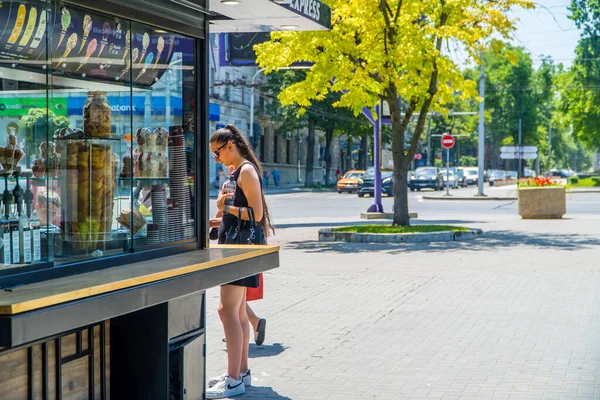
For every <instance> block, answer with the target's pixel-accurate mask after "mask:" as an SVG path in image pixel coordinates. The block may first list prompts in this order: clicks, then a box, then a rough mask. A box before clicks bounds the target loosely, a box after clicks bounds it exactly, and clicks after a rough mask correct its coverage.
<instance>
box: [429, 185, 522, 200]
mask: <svg viewBox="0 0 600 400" xmlns="http://www.w3.org/2000/svg"><path fill="white" fill-rule="evenodd" d="M483 193H484V195H485V196H483V197H480V196H477V186H469V187H468V188H464V189H454V190H450V196H446V190H444V191H442V192H423V200H480V201H482V200H483V201H485V200H492V201H494V200H497V201H513V200H517V185H510V186H500V187H495V186H489V185H488V184H487V183H486V184H485V185H484V186H483Z"/></svg>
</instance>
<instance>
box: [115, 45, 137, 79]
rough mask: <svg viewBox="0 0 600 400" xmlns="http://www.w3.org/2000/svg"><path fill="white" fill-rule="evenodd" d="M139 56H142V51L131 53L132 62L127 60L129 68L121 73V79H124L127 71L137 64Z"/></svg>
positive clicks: (135, 50)
mask: <svg viewBox="0 0 600 400" xmlns="http://www.w3.org/2000/svg"><path fill="white" fill-rule="evenodd" d="M139 55H140V50H139V49H133V51H132V52H131V60H129V59H128V60H127V68H125V70H124V71H123V72H121V75H120V76H119V79H121V78H122V77H123V75H125V74H126V73H127V71H129V69H130V68H131V65H132V64H135V62H136V61H137V58H138V56H139Z"/></svg>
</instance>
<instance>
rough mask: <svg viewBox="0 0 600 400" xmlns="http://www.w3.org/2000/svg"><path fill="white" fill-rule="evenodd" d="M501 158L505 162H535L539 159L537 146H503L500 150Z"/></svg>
mask: <svg viewBox="0 0 600 400" xmlns="http://www.w3.org/2000/svg"><path fill="white" fill-rule="evenodd" d="M500 158H501V159H503V160H519V159H521V160H535V159H536V158H538V149H537V147H536V146H520V147H519V146H503V147H501V148H500Z"/></svg>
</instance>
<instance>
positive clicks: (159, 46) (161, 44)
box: [152, 36, 165, 69]
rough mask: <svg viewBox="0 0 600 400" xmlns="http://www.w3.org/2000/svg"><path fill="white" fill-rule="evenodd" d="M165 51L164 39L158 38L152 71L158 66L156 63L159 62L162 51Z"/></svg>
mask: <svg viewBox="0 0 600 400" xmlns="http://www.w3.org/2000/svg"><path fill="white" fill-rule="evenodd" d="M164 49H165V39H164V38H163V37H162V36H161V37H159V38H158V43H157V44H156V50H157V53H156V62H155V63H154V66H153V67H152V69H154V68H156V66H157V65H158V62H159V61H160V56H161V54H162V52H163V50H164Z"/></svg>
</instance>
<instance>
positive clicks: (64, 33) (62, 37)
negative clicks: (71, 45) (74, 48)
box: [56, 31, 67, 49]
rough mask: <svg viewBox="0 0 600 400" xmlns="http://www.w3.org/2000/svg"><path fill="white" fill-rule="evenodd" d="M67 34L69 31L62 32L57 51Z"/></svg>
mask: <svg viewBox="0 0 600 400" xmlns="http://www.w3.org/2000/svg"><path fill="white" fill-rule="evenodd" d="M66 34H67V31H61V32H60V39H58V45H57V46H56V48H57V49H58V48H59V47H60V44H61V43H62V41H63V39H64V38H65V35H66Z"/></svg>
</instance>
